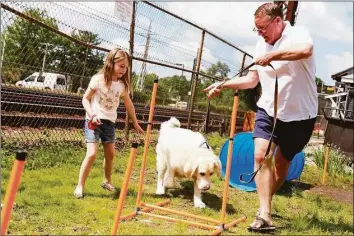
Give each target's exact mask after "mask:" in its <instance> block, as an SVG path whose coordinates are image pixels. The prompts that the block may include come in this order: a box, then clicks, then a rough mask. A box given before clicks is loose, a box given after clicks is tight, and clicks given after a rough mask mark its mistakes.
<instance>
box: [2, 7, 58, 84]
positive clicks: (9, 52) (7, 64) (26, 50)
mask: <svg viewBox="0 0 354 236" xmlns="http://www.w3.org/2000/svg"><path fill="white" fill-rule="evenodd" d="M45 13H46V11H42V10H39V9H29V10H26V11H24V14H26V15H28V16H30V17H33V18H35V19H37V20H40V21H42V22H43V23H45V24H47V25H49V26H51V27H53V28H54V29H58V25H57V23H56V20H55V19H54V18H51V17H43V16H44V15H46V14H45ZM5 40H6V46H5V53H4V61H3V68H2V70H3V71H2V75H3V82H5V83H6V82H7V83H14V82H16V81H17V80H19V79H23V78H24V77H25V76H27V75H29V74H31V73H32V72H34V71H38V70H40V69H41V68H42V64H43V58H44V53H45V47H43V43H44V42H46V43H53V42H54V40H55V37H53V33H52V32H50V31H48V30H46V29H44V28H42V27H40V26H38V25H36V24H35V23H32V22H29V21H27V20H24V19H22V18H20V17H18V18H16V19H15V20H14V22H13V23H12V24H11V25H9V26H8V27H7V28H5V29H4V31H3V34H2V37H1V41H2V45H4V43H5Z"/></svg>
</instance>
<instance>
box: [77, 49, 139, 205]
mask: <svg viewBox="0 0 354 236" xmlns="http://www.w3.org/2000/svg"><path fill="white" fill-rule="evenodd" d="M129 62H130V60H129V54H128V53H126V52H125V51H122V50H119V49H118V48H114V49H112V50H111V51H110V52H109V53H108V55H107V58H106V61H105V63H104V66H103V68H102V69H101V70H100V71H99V73H98V74H96V75H94V76H93V77H92V78H91V81H90V84H89V86H88V88H87V90H86V92H85V94H84V96H83V98H82V104H83V106H84V108H85V110H86V121H85V138H86V145H87V151H86V157H85V159H84V161H83V162H82V164H81V168H80V174H79V181H78V184H77V186H76V188H75V191H74V195H75V197H76V198H82V197H83V196H84V194H83V191H84V186H85V182H86V179H87V176H88V174H89V172H90V169H91V166H92V164H93V162H94V161H95V159H96V156H97V150H98V142H99V138H101V141H102V143H103V149H104V158H105V159H104V180H103V182H102V185H101V186H102V188H104V189H106V190H108V191H114V186H113V184H112V180H111V173H112V165H113V158H114V154H115V121H116V119H117V108H118V105H119V99H120V97H122V98H123V100H124V104H125V107H126V110H127V112H128V114H129V117H130V118H131V119H132V121H133V125H134V128H135V130H136V131H137V132H138V133H144V131H143V129H142V128H141V127H140V125H139V124H138V120H137V118H136V115H135V109H134V106H133V103H132V101H131V99H130V97H129V92H130V78H129V75H130V73H129V69H130V65H129Z"/></svg>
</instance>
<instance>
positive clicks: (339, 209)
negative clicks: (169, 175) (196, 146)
mask: <svg viewBox="0 0 354 236" xmlns="http://www.w3.org/2000/svg"><path fill="white" fill-rule="evenodd" d="M207 138H208V142H209V144H210V145H211V146H212V147H213V148H214V150H215V151H216V152H217V153H218V152H219V151H220V148H221V146H222V144H223V143H224V142H225V140H226V138H224V137H220V136H218V135H217V134H211V135H208V137H207ZM129 151H130V148H129V147H128V148H125V149H124V150H121V151H117V153H116V158H115V163H114V173H113V182H114V183H115V185H116V191H115V192H114V193H112V192H108V191H106V190H104V189H102V188H101V187H100V184H101V181H102V178H103V168H102V163H103V161H102V160H103V156H102V155H103V154H102V149H101V150H100V155H99V157H98V158H97V160H96V162H95V163H94V166H93V168H92V170H91V172H90V176H89V178H88V180H87V184H86V189H85V197H84V199H80V200H78V199H75V198H74V195H73V190H74V187H75V185H76V183H77V178H78V172H79V166H80V164H81V161H82V160H83V158H84V155H85V149H84V148H82V147H79V146H65V145H61V146H59V145H55V146H54V145H53V146H52V147H46V148H37V149H34V150H31V151H30V153H29V158H28V160H27V161H26V166H25V171H24V172H23V175H22V179H21V185H20V188H19V191H18V193H17V197H16V205H15V207H14V210H13V212H12V216H11V221H10V224H9V228H8V231H9V233H10V234H26V235H29V234H31V235H33V234H46V235H48V234H50V235H53V234H61V235H68V234H70V235H74V234H85V235H87V234H99V235H103V234H110V231H111V228H112V225H113V218H114V215H115V211H116V207H117V202H118V199H117V198H118V196H119V191H120V187H121V184H122V180H123V175H124V172H125V169H126V167H127V161H128V157H129ZM142 151H143V148H142V147H139V151H138V157H137V159H136V161H135V165H134V171H133V174H132V177H131V179H130V184H129V191H128V195H127V199H126V204H125V207H124V209H123V214H126V213H130V212H133V211H134V209H135V201H136V195H137V189H138V181H139V171H140V164H141V158H142ZM13 160H14V154H13V153H9V152H6V150H2V162H1V164H2V173H1V178H2V183H1V194H2V200H3V198H4V194H5V191H6V187H7V183H8V179H9V175H10V171H11V168H12V161H13ZM321 179H322V171H321V170H320V169H317V168H316V167H313V166H306V167H305V169H304V171H303V174H302V176H301V181H300V183H296V182H287V183H286V184H285V185H284V186H283V187H282V188H281V190H280V191H279V193H278V194H277V195H276V196H275V197H274V199H273V205H272V206H273V208H272V215H273V223H274V224H275V226H276V227H277V231H276V234H282V235H287V234H288V235H295V234H297V235H298V234H301V235H303V234H307V235H320V234H336V235H353V203H352V201H350V200H349V201H348V197H347V198H346V197H345V196H352V193H353V176H352V175H338V176H333V175H329V176H328V177H327V179H328V183H327V184H326V186H322V185H321V184H320V183H321ZM155 186H156V171H155V153H154V146H151V147H150V149H149V154H148V167H147V171H146V176H145V185H144V194H143V199H142V200H143V201H144V202H147V203H156V202H159V201H161V200H164V199H168V198H169V197H171V199H172V203H171V204H170V205H169V206H168V208H171V209H175V210H179V211H184V212H189V213H193V214H197V215H201V216H205V217H210V218H214V219H219V218H220V211H221V204H222V191H223V187H222V186H223V181H222V179H220V178H218V177H216V176H214V177H213V186H212V188H211V190H210V191H208V192H207V193H205V194H204V195H203V200H204V202H205V203H206V205H207V207H206V208H205V209H195V208H194V207H193V201H192V192H193V183H192V182H191V181H189V180H181V181H176V184H175V187H174V188H172V189H169V190H168V194H167V195H168V196H161V197H160V196H155V194H154V192H155ZM348 194H349V195H348ZM350 194H351V195H350ZM340 196H342V197H340ZM257 208H258V197H257V194H256V192H242V191H239V190H237V189H234V188H230V189H229V200H228V204H227V213H228V214H227V222H230V221H231V220H234V219H237V218H239V217H241V216H243V215H245V216H247V217H248V219H247V221H246V222H243V223H241V224H239V225H238V226H237V227H233V228H231V229H230V230H229V231H226V232H224V233H223V234H224V235H230V234H242V235H247V234H250V233H249V232H248V231H247V226H248V225H249V224H250V223H251V222H252V221H253V219H254V215H255V213H256V210H257ZM161 214H163V215H166V213H161ZM173 217H175V216H173ZM209 232H210V231H206V230H201V229H198V228H195V227H189V226H187V225H186V224H183V223H171V222H167V221H162V220H157V219H154V218H149V217H146V216H137V217H136V218H134V219H132V220H129V221H125V222H123V223H121V224H120V227H119V234H123V235H126V234H135V235H142V234H148V235H152V234H154V235H162V234H164V235H176V234H178V235H180V234H188V235H191V234H192V235H195V234H208V233H209Z"/></svg>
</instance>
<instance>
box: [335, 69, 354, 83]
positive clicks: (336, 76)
mask: <svg viewBox="0 0 354 236" xmlns="http://www.w3.org/2000/svg"><path fill="white" fill-rule="evenodd" d="M349 74H353V66H352V67H349V68H348V69H345V70H342V71H340V72H338V73H335V74H333V75H331V78H332V79H334V80H337V81H339V80H340V79H341V77H342V76H345V75H349Z"/></svg>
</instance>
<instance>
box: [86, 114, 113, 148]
mask: <svg viewBox="0 0 354 236" xmlns="http://www.w3.org/2000/svg"><path fill="white" fill-rule="evenodd" d="M88 122H89V120H85V139H86V143H98V142H99V139H100V138H101V141H102V143H114V142H115V124H114V123H113V122H112V121H110V120H101V122H102V124H101V125H99V126H98V127H97V128H96V129H95V130H92V129H89V128H88Z"/></svg>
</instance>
